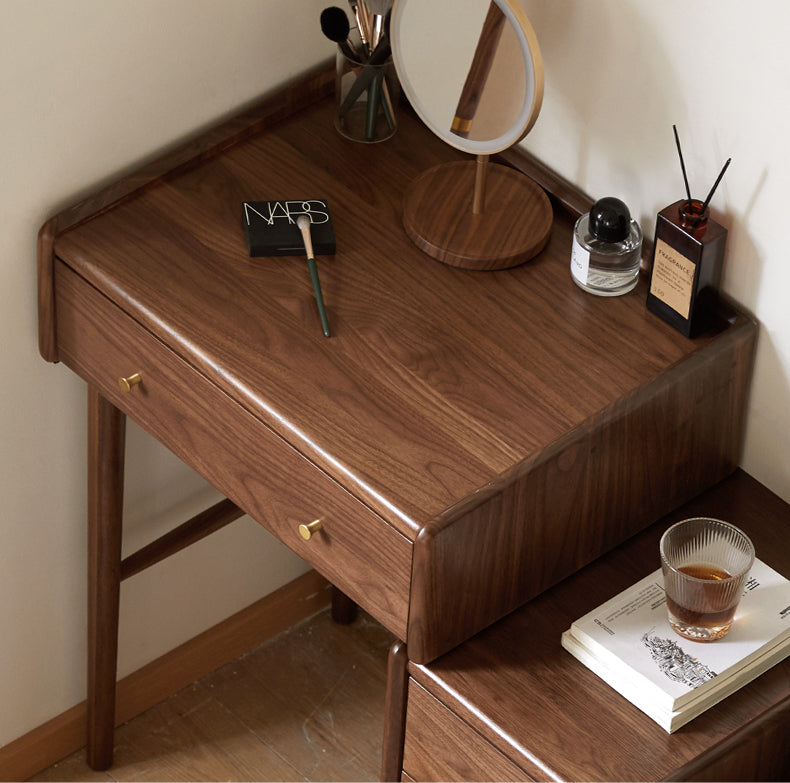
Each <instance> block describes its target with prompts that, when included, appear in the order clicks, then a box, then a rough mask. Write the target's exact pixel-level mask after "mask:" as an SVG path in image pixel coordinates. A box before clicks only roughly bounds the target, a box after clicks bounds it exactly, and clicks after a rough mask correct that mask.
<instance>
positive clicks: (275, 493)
mask: <svg viewBox="0 0 790 783" xmlns="http://www.w3.org/2000/svg"><path fill="white" fill-rule="evenodd" d="M55 267H56V268H55V289H56V294H55V295H56V302H57V311H56V312H57V338H58V348H59V351H60V357H61V359H62V360H63V361H64V362H65V363H66V364H67V365H68V366H69V367H71V368H72V369H73V370H74V371H75V372H77V373H78V374H79V375H80V376H81V377H83V378H84V379H85V380H86V381H88V382H89V383H91V384H94V385H95V386H96V387H97V388H98V389H99V390H100V391H101V393H102V395H103V396H105V397H106V398H107V399H108V400H110V401H111V402H112V403H113V404H115V405H116V406H118V407H119V408H120V409H121V410H123V411H124V412H125V413H126V414H128V415H129V416H131V417H132V418H133V419H134V420H135V421H136V422H138V423H139V424H140V425H141V426H142V427H143V428H144V429H146V430H147V431H148V432H149V433H151V434H152V435H153V436H154V437H155V438H156V439H157V440H159V441H160V442H161V443H163V444H164V445H166V446H167V447H168V448H169V449H171V450H172V451H173V452H174V453H175V454H176V455H177V456H178V457H179V458H181V459H182V460H183V461H184V462H186V463H187V464H188V465H190V466H191V467H192V468H194V469H195V470H196V471H197V472H198V473H200V474H201V475H202V476H204V477H205V478H206V479H207V480H208V481H209V482H210V483H211V484H213V485H214V486H215V487H216V488H217V489H219V490H220V491H221V492H222V493H224V494H225V495H226V496H227V497H228V498H230V499H231V500H233V502H235V503H236V504H237V505H238V506H240V507H241V508H242V509H244V511H245V512H247V513H248V514H249V515H250V516H252V517H253V518H254V519H256V520H257V521H258V522H260V523H261V524H262V525H264V526H265V527H266V528H267V529H269V530H270V531H271V532H272V533H274V534H275V535H276V536H277V537H278V538H279V539H280V540H281V541H282V542H283V543H285V544H286V545H287V546H288V547H289V548H291V549H292V550H293V551H294V552H296V554H298V555H299V556H300V557H302V558H304V559H305V560H306V561H307V562H309V563H310V564H311V565H312V566H313V567H314V568H316V570H318V571H319V572H320V573H321V574H323V575H324V576H325V577H326V578H327V579H328V580H329V581H331V582H332V583H333V584H335V585H336V586H337V587H339V588H340V589H341V590H342V591H343V592H344V593H346V594H347V595H348V596H349V597H350V598H352V599H353V600H354V601H355V602H356V603H358V604H359V605H360V606H362V607H363V608H364V609H365V610H366V611H368V612H370V614H371V615H373V616H374V617H375V618H376V619H377V620H379V622H381V623H382V624H383V625H385V626H386V627H387V628H388V629H389V630H390V631H392V632H393V633H394V634H395V635H396V636H398V637H399V638H401V639H405V638H406V623H407V618H408V602H409V587H410V575H411V554H412V545H411V542H410V541H408V540H407V539H406V538H404V537H403V536H402V535H401V534H400V533H398V532H397V531H396V530H395V529H394V528H392V527H391V526H390V525H388V524H387V523H386V522H385V521H384V520H382V519H381V518H380V517H379V516H377V515H376V514H374V513H373V512H372V511H371V510H370V509H369V508H367V507H366V506H364V505H363V504H362V503H360V502H359V501H358V500H356V499H355V498H354V497H353V496H352V495H350V494H349V493H348V492H346V490H344V489H343V488H342V487H341V486H340V485H339V484H337V483H336V482H335V481H333V480H332V479H331V478H329V477H328V476H327V475H326V474H325V473H323V472H322V471H320V470H319V469H318V468H316V467H315V466H314V465H313V464H312V463H310V462H309V461H307V460H306V459H305V458H304V457H302V456H301V455H300V454H299V453H298V452H297V451H296V450H295V449H294V448H292V447H291V446H290V445H289V444H287V443H286V442H285V441H284V440H283V439H282V438H280V437H279V436H278V435H276V434H275V433H273V432H272V431H271V430H270V429H269V428H267V427H266V426H265V425H264V424H263V423H262V422H261V421H259V420H258V419H257V418H255V417H254V416H253V415H252V414H251V413H250V412H249V411H247V410H246V409H244V408H242V407H241V406H240V405H239V404H238V403H236V402H235V401H234V400H233V399H231V398H230V397H229V396H228V395H227V394H225V393H224V392H223V391H221V390H219V389H218V388H217V387H216V386H215V385H214V384H212V383H211V382H210V381H209V380H208V379H206V378H205V377H204V376H203V375H201V374H200V373H199V372H197V371H196V370H195V369H194V368H193V367H192V366H191V365H189V364H188V363H187V362H185V361H184V360H183V359H181V358H180V357H179V356H177V355H176V354H175V353H173V352H172V351H171V350H170V349H168V348H167V347H166V346H165V345H164V344H163V343H162V342H161V341H160V340H159V339H157V338H156V337H154V336H153V335H152V334H151V333H150V332H148V331H147V330H146V329H144V328H143V327H141V326H140V325H139V324H138V323H137V322H136V321H134V320H133V319H132V318H130V317H129V316H128V315H126V314H125V313H124V312H123V311H121V310H120V309H119V308H118V307H116V306H115V305H114V304H113V303H112V302H110V301H109V300H108V299H107V298H106V297H105V296H103V295H102V294H101V293H99V292H98V291H97V290H96V289H95V288H93V287H92V286H91V285H89V284H88V283H86V282H85V281H84V280H83V279H82V278H81V277H79V276H78V275H77V274H76V273H75V272H74V271H72V270H71V269H70V268H69V267H67V266H66V265H65V264H63V263H62V262H60V261H58V262H56V265H55ZM133 373H139V374H140V376H141V377H142V381H141V383H139V384H137V385H135V386H133V387H132V388H131V390H130V391H128V392H125V391H123V390H122V389H121V387H120V385H119V382H118V381H119V379H120V378H121V377H128V376H129V375H131V374H133ZM316 519H320V520H321V524H322V529H321V530H320V531H319V532H318V533H316V534H315V535H313V536H312V538H311V539H310V540H308V541H306V540H304V539H303V538H302V537H301V536H300V534H299V532H298V528H299V525H301V524H303V523H309V522H312V521H313V520H316Z"/></svg>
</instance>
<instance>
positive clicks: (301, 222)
mask: <svg viewBox="0 0 790 783" xmlns="http://www.w3.org/2000/svg"><path fill="white" fill-rule="evenodd" d="M296 225H297V226H298V227H299V230H300V231H301V232H302V241H303V242H304V249H305V252H306V253H307V268H308V269H309V270H310V279H311V280H312V282H313V292H314V293H315V303H316V304H317V305H318V315H319V317H320V318H321V328H322V329H323V331H324V336H325V337H330V336H331V334H330V331H329V319H328V318H327V317H326V308H325V307H324V296H323V294H322V293H321V281H320V280H319V279H318V267H317V266H316V263H315V254H314V253H313V240H312V238H311V236H310V218H309V217H307V215H299V217H297V218H296Z"/></svg>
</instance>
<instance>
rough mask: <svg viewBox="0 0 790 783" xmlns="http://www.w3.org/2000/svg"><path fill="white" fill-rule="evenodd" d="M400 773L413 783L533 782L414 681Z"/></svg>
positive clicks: (410, 692) (408, 707)
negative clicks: (446, 782)
mask: <svg viewBox="0 0 790 783" xmlns="http://www.w3.org/2000/svg"><path fill="white" fill-rule="evenodd" d="M403 772H404V773H405V775H404V777H406V776H408V777H409V778H412V779H413V780H418V781H429V780H458V781H462V780H469V781H476V780H478V781H479V780H532V778H531V777H529V775H527V774H526V773H525V772H524V771H523V770H522V769H521V768H520V767H517V766H516V765H515V764H514V763H513V762H512V761H510V760H509V759H508V758H506V757H505V756H503V755H502V754H501V753H500V752H499V750H497V749H496V748H495V747H494V746H493V745H491V744H490V743H489V742H488V741H487V740H485V739H484V738H483V737H481V736H480V735H479V734H478V733H477V732H476V731H475V730H474V729H473V728H471V727H470V726H469V725H468V724H466V723H464V721H462V720H461V719H460V718H459V717H458V716H457V715H455V714H454V713H452V712H451V711H450V710H448V709H447V707H445V706H444V704H442V703H441V702H440V701H439V700H438V699H436V698H435V697H434V696H432V695H431V694H430V693H428V691H426V690H425V688H423V687H422V686H421V685H419V684H417V683H416V682H415V681H414V680H411V679H410V680H409V695H408V702H407V706H406V736H405V739H404V744H403Z"/></svg>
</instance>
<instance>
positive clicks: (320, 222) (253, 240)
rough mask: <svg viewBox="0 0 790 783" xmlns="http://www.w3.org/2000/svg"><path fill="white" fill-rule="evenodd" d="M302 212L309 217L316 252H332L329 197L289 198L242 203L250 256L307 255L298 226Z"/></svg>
mask: <svg viewBox="0 0 790 783" xmlns="http://www.w3.org/2000/svg"><path fill="white" fill-rule="evenodd" d="M300 215H306V216H307V217H308V218H310V233H311V238H312V242H313V252H314V254H315V255H332V254H333V253H334V252H335V231H334V228H333V227H332V218H331V216H330V214H329V206H328V205H327V203H326V200H324V199H288V200H280V201H245V202H243V204H242V225H243V227H244V234H245V236H246V237H247V245H248V247H249V250H250V256H252V257H254V258H255V257H263V256H299V255H304V252H305V247H304V242H303V240H302V234H301V232H300V230H299V227H298V226H297V225H296V219H297V218H298V217H299V216H300Z"/></svg>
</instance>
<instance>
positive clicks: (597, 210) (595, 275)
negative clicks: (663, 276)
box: [571, 196, 642, 296]
mask: <svg viewBox="0 0 790 783" xmlns="http://www.w3.org/2000/svg"><path fill="white" fill-rule="evenodd" d="M641 252H642V230H641V229H640V228H639V224H638V223H637V222H636V221H635V220H633V219H632V218H631V213H630V212H629V211H628V207H627V206H626V205H625V204H624V203H623V202H622V201H620V199H619V198H613V197H611V196H607V197H606V198H602V199H599V200H598V201H596V202H595V204H593V206H592V209H590V211H589V213H587V214H586V215H582V216H581V217H580V218H579V219H578V220H577V221H576V225H575V226H574V229H573V247H572V249H571V275H572V277H573V280H574V282H575V283H576V284H577V285H578V286H579V287H580V288H583V289H584V290H585V291H589V293H591V294H597V295H598V296H620V295H621V294H627V293H628V292H629V291H630V290H631V289H632V288H633V287H634V286H635V285H636V284H637V281H638V280H639V259H640V256H641Z"/></svg>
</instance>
